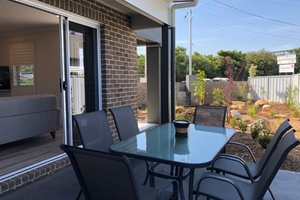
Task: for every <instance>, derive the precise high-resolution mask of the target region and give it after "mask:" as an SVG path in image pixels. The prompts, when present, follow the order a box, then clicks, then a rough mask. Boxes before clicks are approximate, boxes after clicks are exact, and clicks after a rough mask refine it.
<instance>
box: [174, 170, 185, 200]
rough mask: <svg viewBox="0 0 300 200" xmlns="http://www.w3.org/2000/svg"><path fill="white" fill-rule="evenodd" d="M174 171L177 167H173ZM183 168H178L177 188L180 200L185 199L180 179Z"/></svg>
mask: <svg viewBox="0 0 300 200" xmlns="http://www.w3.org/2000/svg"><path fill="white" fill-rule="evenodd" d="M175 168H176V170H178V168H177V167H175ZM183 169H184V168H183V167H179V175H178V179H177V181H178V187H179V195H180V199H182V200H184V199H185V197H184V191H183V179H182V176H183Z"/></svg>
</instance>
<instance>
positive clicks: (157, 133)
mask: <svg viewBox="0 0 300 200" xmlns="http://www.w3.org/2000/svg"><path fill="white" fill-rule="evenodd" d="M234 133H235V130H234V129H231V128H223V127H213V126H202V125H194V124H190V125H189V128H188V137H187V138H177V137H175V127H174V124H173V123H166V124H162V125H160V126H158V127H155V128H153V129H151V130H148V131H145V132H142V133H140V134H138V135H136V136H134V137H131V138H129V139H127V140H123V141H120V142H118V143H115V144H113V145H112V146H111V147H110V150H111V151H112V152H115V153H121V154H125V155H127V156H129V157H135V158H140V159H144V160H149V161H156V162H161V163H166V164H175V165H177V166H179V167H188V168H198V167H207V166H209V164H210V163H211V161H212V160H213V159H214V158H215V157H216V155H217V154H218V153H219V152H220V151H221V150H222V148H223V147H224V146H225V144H226V143H227V142H228V141H229V140H230V139H231V138H232V136H233V135H234Z"/></svg>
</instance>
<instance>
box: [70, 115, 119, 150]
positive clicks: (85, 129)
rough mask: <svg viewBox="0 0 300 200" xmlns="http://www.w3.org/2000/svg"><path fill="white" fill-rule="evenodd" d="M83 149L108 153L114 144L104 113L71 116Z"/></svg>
mask: <svg viewBox="0 0 300 200" xmlns="http://www.w3.org/2000/svg"><path fill="white" fill-rule="evenodd" d="M72 118H73V120H74V121H75V123H76V126H77V128H78V131H79V136H80V139H81V142H82V146H83V148H86V149H92V150H97V151H105V152H109V147H110V146H111V145H112V144H113V143H114V141H113V137H112V133H111V131H110V127H109V123H108V121H107V117H106V114H105V113H104V111H102V110H101V111H95V112H89V113H83V114H79V115H73V116H72Z"/></svg>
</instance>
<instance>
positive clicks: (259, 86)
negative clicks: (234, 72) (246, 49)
mask: <svg viewBox="0 0 300 200" xmlns="http://www.w3.org/2000/svg"><path fill="white" fill-rule="evenodd" d="M248 85H249V89H251V87H252V95H253V99H254V100H258V99H265V100H268V101H276V102H285V98H286V96H287V88H290V89H291V91H293V90H294V89H297V90H298V91H299V88H300V74H294V75H284V76H257V77H254V78H248ZM296 101H297V102H299V101H300V94H299V92H298V94H297V96H296Z"/></svg>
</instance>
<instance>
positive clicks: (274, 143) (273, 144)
mask: <svg viewBox="0 0 300 200" xmlns="http://www.w3.org/2000/svg"><path fill="white" fill-rule="evenodd" d="M291 128H292V126H291V125H290V123H289V119H286V120H285V121H284V122H282V123H281V124H280V126H279V127H278V129H277V130H276V132H275V134H274V137H273V138H272V140H271V142H270V144H269V145H268V148H267V150H266V151H265V153H264V154H263V156H262V158H261V159H260V160H259V161H258V163H257V167H258V168H257V169H258V170H257V176H254V178H255V179H256V178H258V177H259V175H260V174H261V173H262V171H263V169H264V168H265V166H266V164H267V163H268V161H269V160H270V158H271V156H272V154H273V153H274V151H275V149H276V147H277V145H278V143H279V142H280V140H281V138H282V136H283V135H284V134H285V133H286V132H287V131H288V130H289V129H291Z"/></svg>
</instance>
